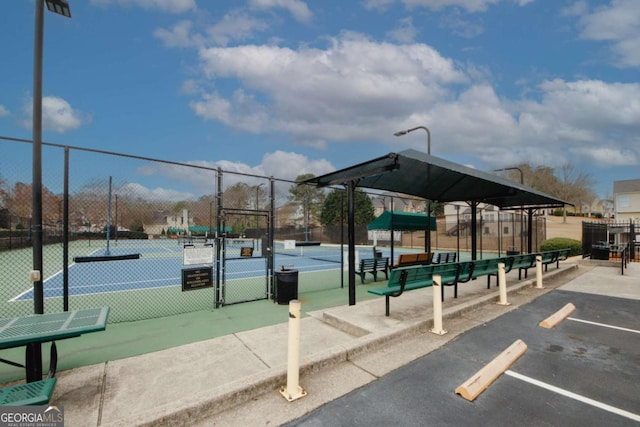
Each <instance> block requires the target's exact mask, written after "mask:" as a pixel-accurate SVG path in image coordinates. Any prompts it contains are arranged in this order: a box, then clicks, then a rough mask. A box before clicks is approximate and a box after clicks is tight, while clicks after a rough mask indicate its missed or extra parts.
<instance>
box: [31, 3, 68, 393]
mask: <svg viewBox="0 0 640 427" xmlns="http://www.w3.org/2000/svg"><path fill="white" fill-rule="evenodd" d="M45 2H46V3H47V9H49V11H51V12H53V13H57V14H58V15H62V16H66V17H67V18H71V11H70V10H69V4H68V3H67V2H66V1H64V0H36V2H35V4H36V11H35V29H34V42H33V46H34V47H33V166H32V169H33V170H32V172H33V176H32V183H31V239H32V245H33V271H32V272H31V280H32V281H33V310H34V313H35V314H43V313H44V292H43V287H42V278H43V277H44V274H43V272H42V46H43V39H44V36H43V34H44V4H45ZM26 357H27V358H28V359H29V361H30V363H29V365H30V366H32V367H33V368H32V369H30V370H29V372H27V382H32V381H38V380H41V379H42V345H41V344H40V343H37V344H36V343H31V344H28V345H27V356H26Z"/></svg>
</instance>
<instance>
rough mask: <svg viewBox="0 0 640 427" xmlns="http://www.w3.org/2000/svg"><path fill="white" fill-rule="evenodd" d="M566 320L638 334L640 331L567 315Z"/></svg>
mask: <svg viewBox="0 0 640 427" xmlns="http://www.w3.org/2000/svg"><path fill="white" fill-rule="evenodd" d="M567 320H573V321H574V322H581V323H588V324H589V325H595V326H602V327H603V328H610V329H617V330H619V331H625V332H633V333H634V334H640V331H638V330H635V329H629V328H621V327H620V326H613V325H607V324H605V323H597V322H591V321H589V320H582V319H576V318H575V317H567Z"/></svg>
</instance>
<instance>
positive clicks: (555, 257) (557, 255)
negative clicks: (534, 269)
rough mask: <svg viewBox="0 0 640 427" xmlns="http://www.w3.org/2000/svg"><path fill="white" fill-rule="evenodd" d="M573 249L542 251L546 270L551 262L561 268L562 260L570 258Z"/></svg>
mask: <svg viewBox="0 0 640 427" xmlns="http://www.w3.org/2000/svg"><path fill="white" fill-rule="evenodd" d="M570 253H571V249H569V248H565V249H556V250H553V251H546V252H540V255H541V256H542V264H543V265H544V271H547V267H549V264H555V265H556V268H560V261H565V260H566V259H567V258H569V254H570Z"/></svg>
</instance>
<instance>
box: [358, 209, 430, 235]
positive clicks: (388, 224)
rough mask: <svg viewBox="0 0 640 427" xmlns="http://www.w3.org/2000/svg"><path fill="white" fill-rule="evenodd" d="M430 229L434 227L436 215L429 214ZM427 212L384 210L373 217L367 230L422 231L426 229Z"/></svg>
mask: <svg viewBox="0 0 640 427" xmlns="http://www.w3.org/2000/svg"><path fill="white" fill-rule="evenodd" d="M429 222H430V224H431V230H435V229H436V217H435V216H433V215H432V216H430V217H429ZM427 224H428V223H427V214H422V213H411V212H391V211H384V212H383V213H382V215H380V216H379V217H377V218H376V219H374V220H373V221H372V222H371V223H370V224H369V225H367V230H398V231H422V230H426V229H427Z"/></svg>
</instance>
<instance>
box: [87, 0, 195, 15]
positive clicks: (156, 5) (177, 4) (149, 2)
mask: <svg viewBox="0 0 640 427" xmlns="http://www.w3.org/2000/svg"><path fill="white" fill-rule="evenodd" d="M91 4H94V5H98V6H109V5H111V4H119V5H122V6H136V7H141V8H143V9H156V10H160V11H163V12H169V13H184V12H188V11H190V10H195V9H196V2H195V0H91Z"/></svg>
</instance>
